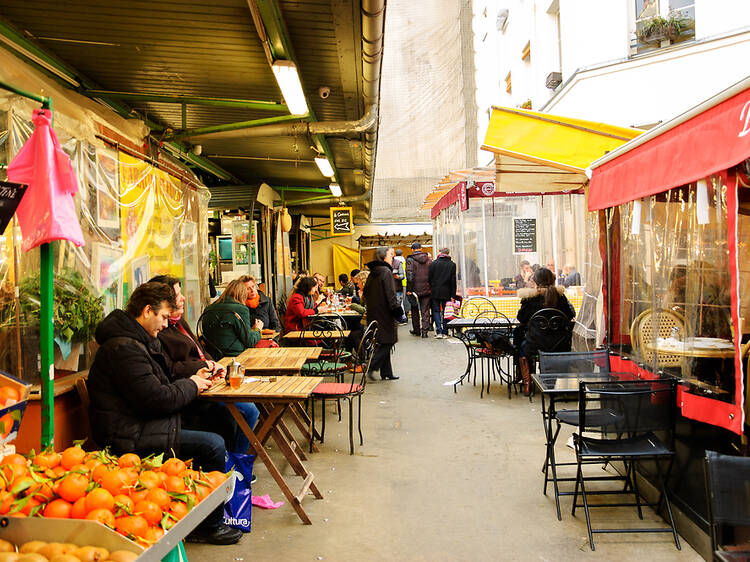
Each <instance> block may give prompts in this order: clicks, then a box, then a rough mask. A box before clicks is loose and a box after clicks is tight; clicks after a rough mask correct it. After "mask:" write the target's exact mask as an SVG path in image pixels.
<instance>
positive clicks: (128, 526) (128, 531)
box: [115, 515, 148, 538]
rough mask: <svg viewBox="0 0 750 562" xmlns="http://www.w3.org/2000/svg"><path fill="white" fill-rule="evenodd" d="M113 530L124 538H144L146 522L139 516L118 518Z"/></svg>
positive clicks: (146, 528)
mask: <svg viewBox="0 0 750 562" xmlns="http://www.w3.org/2000/svg"><path fill="white" fill-rule="evenodd" d="M115 529H117V531H118V532H120V533H121V534H123V535H125V536H126V537H141V538H142V537H144V536H145V535H146V532H147V531H148V522H147V521H146V520H145V519H144V518H143V517H141V516H140V515H128V516H125V517H119V518H118V519H117V521H116V523H115Z"/></svg>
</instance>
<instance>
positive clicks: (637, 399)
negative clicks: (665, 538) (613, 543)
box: [572, 378, 680, 550]
mask: <svg viewBox="0 0 750 562" xmlns="http://www.w3.org/2000/svg"><path fill="white" fill-rule="evenodd" d="M676 407H677V381H676V379H673V378H669V379H656V380H649V381H646V380H638V381H616V382H596V383H593V382H585V381H581V383H580V387H579V395H578V412H579V425H578V431H577V432H576V433H574V434H573V440H574V443H575V450H576V461H577V464H578V469H577V474H576V485H575V491H574V494H573V509H572V514H573V515H575V511H576V508H577V507H583V509H584V511H585V513H586V527H587V529H588V536H589V544H590V545H591V550H595V547H594V534H596V533H665V532H671V533H672V536H673V538H674V542H675V546H677V549H678V550H679V549H680V539H679V537H678V535H677V529H676V528H675V524H674V517H673V516H672V506H671V504H670V502H669V494H668V492H667V486H666V481H667V479H668V478H669V473H670V471H671V470H672V464H673V462H674V454H675V453H674V427H675V418H676ZM605 409H606V410H609V411H611V412H612V413H613V415H612V420H611V422H610V423H609V424H606V425H603V426H601V431H602V437H601V438H593V437H587V436H584V435H583V433H584V432H585V431H588V429H589V427H590V426H591V421H590V420H589V415H592V416H596V415H597V414H596V412H597V411H601V410H605ZM600 422H601V420H597V422H596V423H597V424H599V423H600ZM657 434H658V435H660V436H665V438H664V439H661V438H659V437H657ZM614 461H620V462H622V463H624V466H625V474H624V476H623V478H624V479H625V482H626V485H625V487H624V488H623V489H622V490H587V489H586V482H587V481H589V480H590V478H588V477H587V476H585V475H584V473H583V466H584V464H586V463H589V462H597V463H598V462H609V463H612V462H614ZM644 461H653V464H654V466H655V467H656V477H657V480H658V488H659V489H660V495H659V500H658V501H657V502H655V503H648V502H646V501H644V499H643V498H642V497H641V495H640V493H639V491H638V478H637V476H636V474H635V464H636V462H637V463H643V462H644ZM662 461H667V463H668V464H667V468H666V470H664V469H663V468H662ZM579 488H580V494H581V498H582V501H583V503H582V504H578V494H579ZM592 494H633V496H634V501H633V503H615V504H613V503H598V504H592V503H589V496H590V495H592ZM662 504H664V506H665V508H666V512H667V517H668V520H669V521H668V522H669V524H670V527H669V528H665V527H649V528H603V529H593V528H592V527H591V513H590V511H591V509H592V508H602V507H605V508H606V507H615V506H617V507H620V506H634V507H636V508H637V510H638V517H639V518H640V519H643V509H642V508H643V507H644V506H652V507H656V511H657V512H659V511H660V509H661V506H662Z"/></svg>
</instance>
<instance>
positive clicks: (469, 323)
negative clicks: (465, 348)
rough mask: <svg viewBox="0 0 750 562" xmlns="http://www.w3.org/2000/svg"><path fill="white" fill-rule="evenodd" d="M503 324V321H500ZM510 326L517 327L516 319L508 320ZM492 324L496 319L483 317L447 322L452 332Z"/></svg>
mask: <svg viewBox="0 0 750 562" xmlns="http://www.w3.org/2000/svg"><path fill="white" fill-rule="evenodd" d="M502 320H503V322H504V321H505V320H504V319H502ZM508 320H509V321H510V323H511V324H513V325H514V326H517V325H518V319H516V318H508ZM493 322H494V323H495V324H497V323H498V319H497V318H486V317H484V316H482V317H480V318H454V319H453V320H450V321H448V324H447V326H448V327H449V328H451V329H453V330H462V329H464V328H476V327H478V326H479V327H481V326H485V325H492V324H493Z"/></svg>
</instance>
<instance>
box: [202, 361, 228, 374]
mask: <svg viewBox="0 0 750 562" xmlns="http://www.w3.org/2000/svg"><path fill="white" fill-rule="evenodd" d="M206 363H207V364H208V368H209V369H210V370H211V376H216V375H219V374H221V373H223V372H224V371H226V369H225V368H224V365H222V364H221V363H217V362H216V361H211V360H210V359H209V360H206Z"/></svg>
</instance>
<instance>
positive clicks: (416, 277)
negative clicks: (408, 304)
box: [406, 250, 432, 297]
mask: <svg viewBox="0 0 750 562" xmlns="http://www.w3.org/2000/svg"><path fill="white" fill-rule="evenodd" d="M431 263H432V259H431V258H430V256H429V255H428V254H425V253H424V252H422V251H420V250H417V251H416V252H414V253H413V254H411V255H410V256H409V257H407V258H406V292H408V293H415V294H416V295H418V296H420V297H424V296H427V295H429V294H430V280H429V276H430V264H431Z"/></svg>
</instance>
